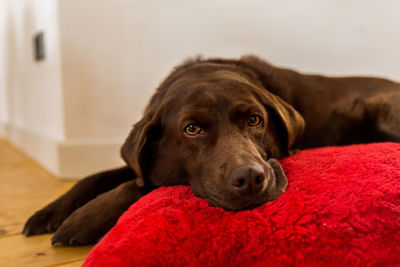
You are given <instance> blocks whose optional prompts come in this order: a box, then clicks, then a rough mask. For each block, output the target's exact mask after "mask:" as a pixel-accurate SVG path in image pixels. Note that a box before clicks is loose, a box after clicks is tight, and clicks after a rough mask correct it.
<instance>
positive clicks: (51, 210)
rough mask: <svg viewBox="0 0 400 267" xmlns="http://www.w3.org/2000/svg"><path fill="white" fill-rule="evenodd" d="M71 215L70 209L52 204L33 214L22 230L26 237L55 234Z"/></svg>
mask: <svg viewBox="0 0 400 267" xmlns="http://www.w3.org/2000/svg"><path fill="white" fill-rule="evenodd" d="M70 213H71V211H70V209H68V208H66V207H60V205H57V204H55V203H52V204H50V205H48V206H46V207H45V208H43V209H41V210H39V211H37V212H36V213H35V214H33V215H32V216H31V217H30V218H29V219H28V221H27V222H26V223H25V226H24V228H23V230H22V234H24V235H25V236H31V235H38V234H45V233H53V232H55V231H56V230H57V229H58V228H59V227H60V225H61V224H62V223H63V221H64V220H65V219H66V218H67V217H68V216H69V214H70Z"/></svg>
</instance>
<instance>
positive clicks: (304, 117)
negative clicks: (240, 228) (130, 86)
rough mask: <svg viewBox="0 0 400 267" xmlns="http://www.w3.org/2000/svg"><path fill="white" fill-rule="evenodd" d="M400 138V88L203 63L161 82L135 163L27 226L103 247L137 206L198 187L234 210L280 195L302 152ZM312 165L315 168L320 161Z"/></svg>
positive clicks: (256, 63)
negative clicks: (153, 196)
mask: <svg viewBox="0 0 400 267" xmlns="http://www.w3.org/2000/svg"><path fill="white" fill-rule="evenodd" d="M377 141H392V142H400V84H398V83H395V82H392V81H389V80H386V79H379V78H367V77H338V78H333V77H325V76H320V75H306V74H301V73H298V72H296V71H292V70H288V69H283V68H278V67H274V66H272V65H270V64H269V63H267V62H265V61H263V60H262V59H260V58H257V57H255V56H244V57H242V58H240V59H238V60H233V59H232V60H230V59H208V60H202V59H195V60H189V61H186V62H185V63H184V64H182V65H180V66H178V67H177V68H175V69H174V70H173V71H172V73H171V74H170V75H169V76H168V77H167V78H166V79H165V80H164V82H163V83H162V84H161V85H160V86H159V88H158V89H157V91H156V93H155V94H154V95H153V97H152V98H151V100H150V103H149V104H148V106H147V108H146V109H145V112H144V115H143V118H142V119H141V120H140V121H139V122H137V123H136V124H135V125H134V126H133V129H132V131H131V132H130V134H129V136H128V137H127V139H126V140H125V143H124V144H123V146H122V148H121V155H122V158H123V159H124V161H125V162H126V164H127V166H125V167H122V168H119V169H115V170H111V171H106V172H102V173H99V174H95V175H92V176H89V177H87V178H85V179H83V180H81V181H80V182H78V183H77V184H76V185H75V186H74V187H73V188H72V189H71V190H69V191H68V192H67V193H65V194H64V195H63V196H61V197H60V198H59V199H57V200H55V201H54V202H52V203H50V204H49V205H48V206H46V207H44V208H43V209H41V210H39V211H38V212H36V213H35V214H34V215H33V216H32V217H31V218H30V219H29V220H28V221H27V222H26V224H25V226H24V229H23V234H25V235H26V236H30V235H36V234H42V233H52V232H55V234H54V236H53V238H52V244H53V245H66V246H79V245H87V244H93V243H96V242H97V241H98V240H99V239H100V238H101V237H102V236H103V235H104V234H105V233H106V232H107V231H108V230H109V229H110V228H111V227H112V226H113V225H114V224H115V223H116V221H117V219H118V218H119V217H120V215H121V214H122V213H123V212H124V211H126V210H127V209H128V207H129V206H130V205H132V203H134V202H135V201H137V200H138V199H139V198H141V197H142V196H144V195H145V194H147V193H149V192H151V191H152V190H154V189H155V188H158V187H160V186H173V185H190V186H191V189H192V191H193V193H194V194H195V195H197V196H199V197H202V198H205V199H207V200H208V201H209V202H210V203H211V204H212V205H214V206H218V207H222V208H224V209H225V210H230V211H236V210H242V209H250V208H253V207H255V206H258V205H260V204H263V203H265V202H268V201H272V200H274V199H276V198H277V197H278V196H280V195H281V194H282V193H283V192H284V191H285V189H286V186H287V179H286V177H285V174H284V171H283V170H282V167H281V165H280V164H279V161H278V160H279V159H281V158H283V157H285V156H288V155H290V154H293V153H295V152H296V150H298V149H303V148H313V147H320V146H331V145H347V144H356V143H367V142H377ZM310 164H312V162H310Z"/></svg>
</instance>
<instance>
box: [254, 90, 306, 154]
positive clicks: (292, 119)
mask: <svg viewBox="0 0 400 267" xmlns="http://www.w3.org/2000/svg"><path fill="white" fill-rule="evenodd" d="M263 95H264V96H263V97H262V98H263V99H262V100H263V102H264V103H263V104H264V106H265V108H266V109H267V112H268V114H269V116H270V119H272V120H273V121H274V122H275V123H276V125H277V128H278V131H277V138H278V139H279V140H280V142H281V145H282V148H283V151H282V152H283V153H284V154H285V155H289V153H290V151H291V150H292V149H294V148H296V147H297V145H298V141H300V139H301V137H302V136H303V132H304V127H305V122H304V119H303V117H302V116H301V115H300V113H299V112H297V110H295V109H294V108H293V107H292V106H291V105H289V104H288V103H287V102H285V101H284V100H283V99H282V98H280V97H279V96H276V95H274V94H272V93H269V92H267V91H266V92H263Z"/></svg>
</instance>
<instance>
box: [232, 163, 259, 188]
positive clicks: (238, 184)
mask: <svg viewBox="0 0 400 267" xmlns="http://www.w3.org/2000/svg"><path fill="white" fill-rule="evenodd" d="M229 182H230V186H231V188H232V189H233V190H234V191H235V192H237V193H240V194H242V195H251V194H255V193H258V192H260V191H261V189H262V188H263V186H264V182H265V173H264V169H263V167H262V166H261V165H260V164H258V163H252V164H245V165H241V166H239V167H236V168H234V169H233V170H232V172H231V174H230V177H229Z"/></svg>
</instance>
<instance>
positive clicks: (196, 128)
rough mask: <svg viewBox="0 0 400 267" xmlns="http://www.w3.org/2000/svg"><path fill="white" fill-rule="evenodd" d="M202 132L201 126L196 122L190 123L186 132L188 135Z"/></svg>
mask: <svg viewBox="0 0 400 267" xmlns="http://www.w3.org/2000/svg"><path fill="white" fill-rule="evenodd" d="M200 132H201V128H200V127H199V125H197V124H196V123H191V124H188V125H186V127H185V133H186V134H187V135H190V136H193V135H196V134H199V133H200Z"/></svg>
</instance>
